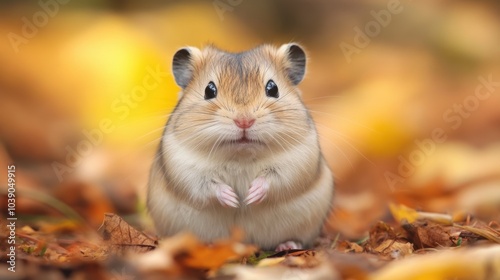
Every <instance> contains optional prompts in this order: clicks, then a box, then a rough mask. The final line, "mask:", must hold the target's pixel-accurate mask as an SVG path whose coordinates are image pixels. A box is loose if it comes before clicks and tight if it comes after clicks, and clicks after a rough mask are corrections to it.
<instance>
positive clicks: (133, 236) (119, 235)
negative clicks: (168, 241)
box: [99, 213, 158, 255]
mask: <svg viewBox="0 0 500 280" xmlns="http://www.w3.org/2000/svg"><path fill="white" fill-rule="evenodd" d="M99 231H100V233H101V235H102V238H103V240H104V242H105V243H106V245H107V246H108V247H109V249H110V252H111V253H114V254H119V255H121V254H124V253H125V252H129V251H131V252H136V253H144V252H148V251H151V250H153V249H154V248H156V247H157V245H158V241H157V240H156V239H153V238H151V237H149V236H147V235H145V234H144V233H142V232H140V231H138V230H137V229H135V228H133V227H132V226H130V225H129V224H128V223H127V222H125V221H124V220H123V219H122V218H121V217H119V216H118V215H116V214H112V213H106V214H104V221H103V224H102V226H101V227H100V228H99Z"/></svg>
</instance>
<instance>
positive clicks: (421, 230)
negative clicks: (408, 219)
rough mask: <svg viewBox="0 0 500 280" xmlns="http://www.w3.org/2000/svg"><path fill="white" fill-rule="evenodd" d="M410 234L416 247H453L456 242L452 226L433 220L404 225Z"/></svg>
mask: <svg viewBox="0 0 500 280" xmlns="http://www.w3.org/2000/svg"><path fill="white" fill-rule="evenodd" d="M403 228H404V229H405V230H406V231H407V232H408V234H409V239H410V241H411V242H412V243H413V244H415V248H417V249H422V248H436V247H451V246H454V245H455V243H454V242H453V240H452V237H451V235H450V228H446V227H443V226H442V225H439V224H434V223H431V222H416V223H414V224H408V225H406V226H404V227H403Z"/></svg>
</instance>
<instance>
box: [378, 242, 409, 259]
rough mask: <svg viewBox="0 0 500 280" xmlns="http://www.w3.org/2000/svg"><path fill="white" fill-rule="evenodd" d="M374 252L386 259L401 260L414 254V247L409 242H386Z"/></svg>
mask: <svg viewBox="0 0 500 280" xmlns="http://www.w3.org/2000/svg"><path fill="white" fill-rule="evenodd" d="M373 251H375V252H377V253H379V254H381V255H382V256H384V257H390V258H391V259H400V258H402V257H405V256H408V255H411V254H412V253H413V245H412V244H411V243H409V242H399V241H395V240H390V239H388V240H385V241H384V242H382V244H380V245H379V246H378V247H377V248H375V249H373Z"/></svg>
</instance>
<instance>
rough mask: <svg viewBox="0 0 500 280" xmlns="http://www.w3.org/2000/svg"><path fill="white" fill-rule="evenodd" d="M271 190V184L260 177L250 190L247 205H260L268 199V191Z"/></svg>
mask: <svg viewBox="0 0 500 280" xmlns="http://www.w3.org/2000/svg"><path fill="white" fill-rule="evenodd" d="M268 189H269V182H268V181H267V180H266V178H264V177H258V178H257V179H255V180H253V182H252V184H251V185H250V189H249V190H248V195H247V198H245V203H246V205H249V204H252V203H254V202H256V203H260V202H262V200H264V198H266V195H267V190H268Z"/></svg>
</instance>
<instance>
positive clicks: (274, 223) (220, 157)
mask: <svg viewBox="0 0 500 280" xmlns="http://www.w3.org/2000/svg"><path fill="white" fill-rule="evenodd" d="M172 70H173V75H174V78H175V81H176V83H177V84H178V85H179V86H180V87H181V88H182V92H181V95H180V99H179V102H178V104H177V106H176V108H175V110H174V111H173V113H172V114H171V115H170V117H169V119H168V122H167V124H166V126H165V130H164V133H163V136H162V138H161V142H160V146H159V149H158V152H157V154H156V158H155V160H154V162H153V165H152V168H151V173H150V178H149V182H148V198H147V207H148V211H149V213H150V215H151V217H152V219H153V221H154V224H155V227H156V229H157V232H158V233H159V235H161V236H171V235H174V234H176V233H178V232H183V231H189V232H191V233H193V234H195V235H196V236H197V237H198V238H200V239H201V240H202V241H205V242H211V241H213V240H215V239H221V238H226V237H229V236H230V233H231V231H232V229H233V228H235V227H238V228H241V229H242V230H243V231H244V233H245V241H246V242H248V243H253V244H256V245H258V246H259V247H260V248H261V249H264V250H276V251H282V250H288V249H301V248H303V247H307V246H311V245H312V242H313V241H314V240H315V238H316V237H317V236H318V235H319V234H320V231H321V228H322V225H323V223H324V221H325V219H326V217H327V216H328V214H329V212H330V209H331V203H332V196H333V176H332V173H331V171H330V169H329V167H328V165H327V163H326V162H325V159H324V157H323V155H322V153H321V150H320V146H319V142H318V134H317V131H316V128H315V124H314V122H313V120H312V118H311V116H310V114H309V112H308V110H307V109H306V107H305V106H304V104H303V103H302V100H301V93H300V92H299V90H298V88H297V85H298V84H299V83H300V82H301V81H302V79H303V78H304V75H305V70H306V54H305V52H304V50H303V49H302V47H301V46H299V45H298V44H295V43H291V44H285V45H282V46H281V47H279V48H276V47H273V46H270V45H261V46H258V47H257V48H254V49H252V50H249V51H246V52H241V53H229V52H225V51H222V50H219V49H217V48H215V47H213V46H208V47H205V48H203V49H201V50H200V49H197V48H195V47H186V48H182V49H180V50H178V51H177V52H176V53H175V55H174V57H173V65H172Z"/></svg>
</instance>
